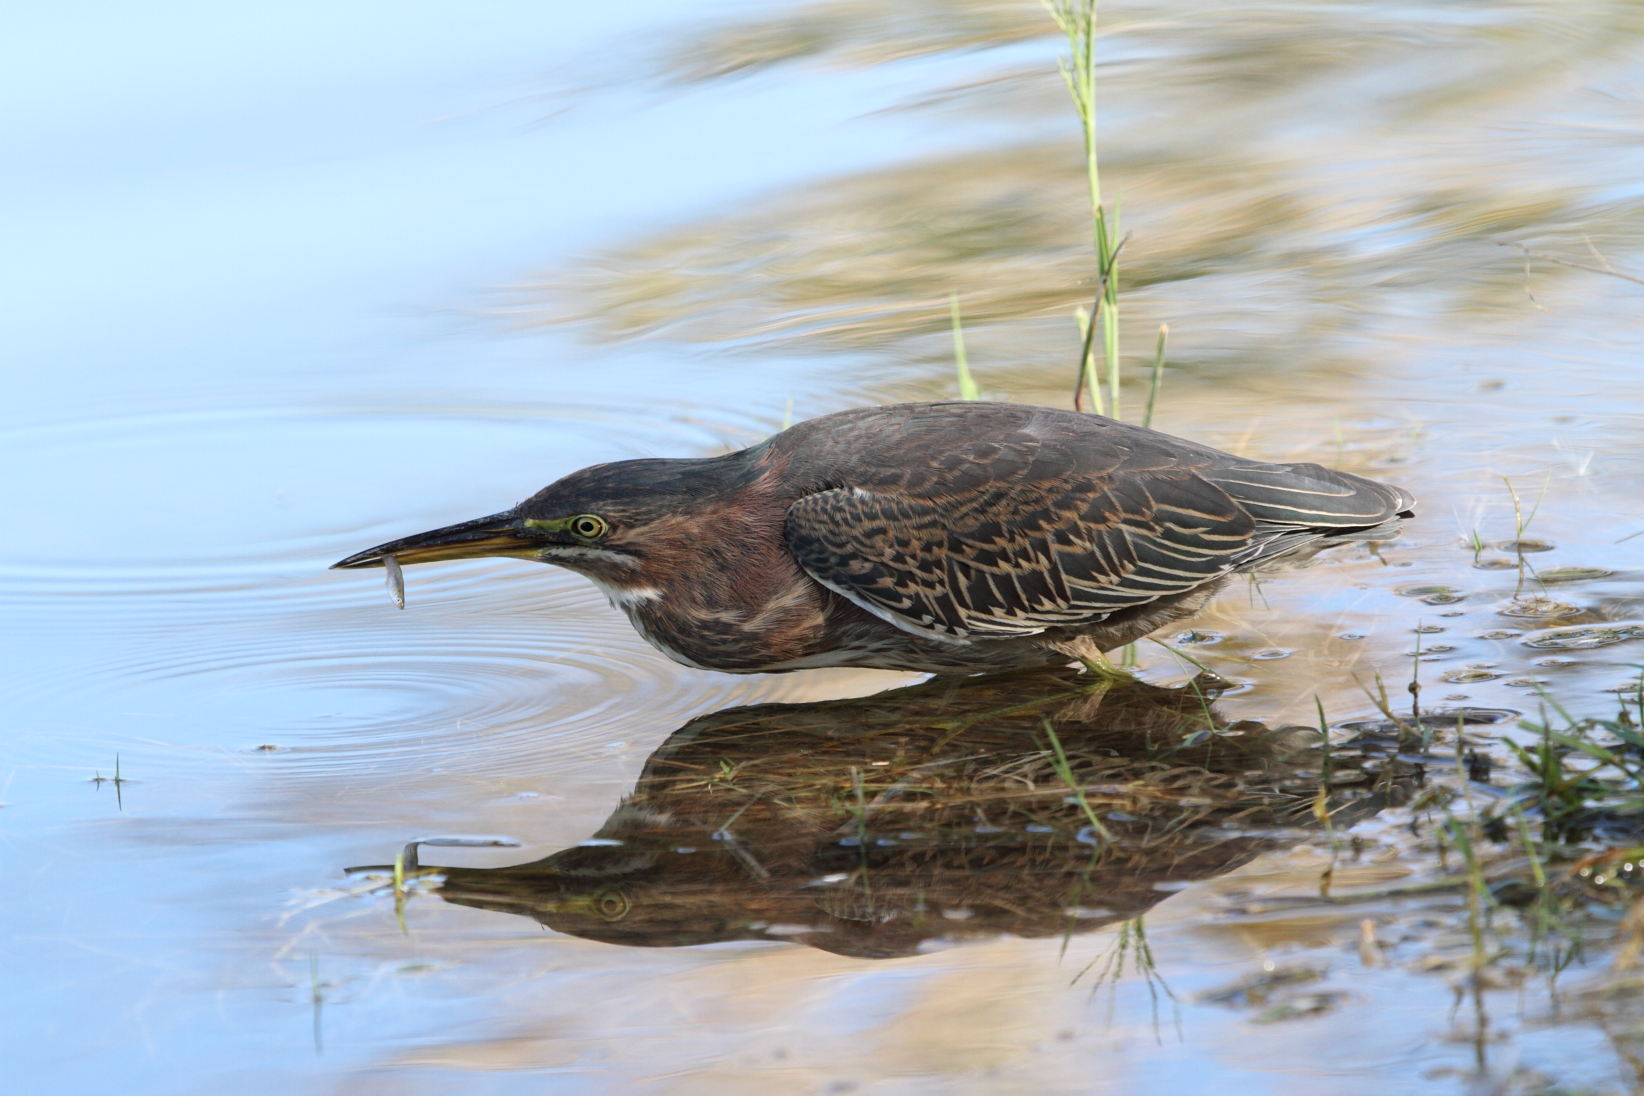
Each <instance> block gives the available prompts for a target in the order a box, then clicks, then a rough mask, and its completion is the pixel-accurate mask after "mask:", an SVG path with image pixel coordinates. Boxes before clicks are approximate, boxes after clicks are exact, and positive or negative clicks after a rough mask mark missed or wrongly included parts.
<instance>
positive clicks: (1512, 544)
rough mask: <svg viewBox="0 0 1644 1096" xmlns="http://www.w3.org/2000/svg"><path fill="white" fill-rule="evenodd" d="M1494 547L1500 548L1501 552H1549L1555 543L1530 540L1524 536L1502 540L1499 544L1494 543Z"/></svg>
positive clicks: (1554, 546)
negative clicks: (1518, 538) (1517, 538)
mask: <svg viewBox="0 0 1644 1096" xmlns="http://www.w3.org/2000/svg"><path fill="white" fill-rule="evenodd" d="M1496 547H1497V548H1500V549H1501V550H1502V551H1503V552H1520V553H1524V552H1551V551H1552V550H1553V549H1554V548H1556V547H1557V545H1555V544H1554V543H1553V542H1552V541H1550V540H1530V539H1528V538H1524V539H1520V540H1504V541H1502V542H1501V543H1500V544H1498V545H1496Z"/></svg>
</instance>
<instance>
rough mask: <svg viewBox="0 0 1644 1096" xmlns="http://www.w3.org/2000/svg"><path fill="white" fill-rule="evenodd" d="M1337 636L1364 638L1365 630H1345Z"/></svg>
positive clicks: (1341, 637)
mask: <svg viewBox="0 0 1644 1096" xmlns="http://www.w3.org/2000/svg"><path fill="white" fill-rule="evenodd" d="M1336 638H1337V639H1363V638H1364V633H1363V632H1343V633H1342V634H1341V635H1339V636H1337V637H1336Z"/></svg>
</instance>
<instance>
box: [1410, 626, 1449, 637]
mask: <svg viewBox="0 0 1644 1096" xmlns="http://www.w3.org/2000/svg"><path fill="white" fill-rule="evenodd" d="M1410 630H1411V631H1412V632H1415V633H1416V634H1417V635H1424V636H1428V635H1432V634H1433V633H1435V632H1442V631H1444V629H1443V628H1441V627H1439V626H1438V625H1437V624H1421V625H1417V626H1416V627H1414V628H1411V629H1410Z"/></svg>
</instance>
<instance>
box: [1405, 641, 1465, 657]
mask: <svg viewBox="0 0 1644 1096" xmlns="http://www.w3.org/2000/svg"><path fill="white" fill-rule="evenodd" d="M1455 649H1456V648H1455V644H1453V643H1435V644H1433V645H1432V646H1431V647H1423V648H1422V649H1421V650H1419V651H1405V652H1404V654H1405V657H1406V658H1414V657H1415V656H1416V655H1442V654H1448V653H1450V652H1451V651H1453V650H1455Z"/></svg>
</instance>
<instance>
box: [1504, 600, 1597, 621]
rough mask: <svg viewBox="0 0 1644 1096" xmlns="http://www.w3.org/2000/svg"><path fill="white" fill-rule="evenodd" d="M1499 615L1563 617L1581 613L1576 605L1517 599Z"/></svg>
mask: <svg viewBox="0 0 1644 1096" xmlns="http://www.w3.org/2000/svg"><path fill="white" fill-rule="evenodd" d="M1496 612H1497V613H1499V614H1501V615H1502V616H1510V617H1561V616H1573V615H1575V614H1576V613H1579V612H1581V610H1580V609H1578V608H1576V607H1575V606H1574V605H1567V604H1565V603H1564V602H1562V601H1550V600H1548V599H1547V598H1544V597H1523V598H1515V599H1514V600H1512V601H1510V602H1508V603H1507V606H1506V607H1505V608H1502V609H1497V610H1496Z"/></svg>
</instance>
